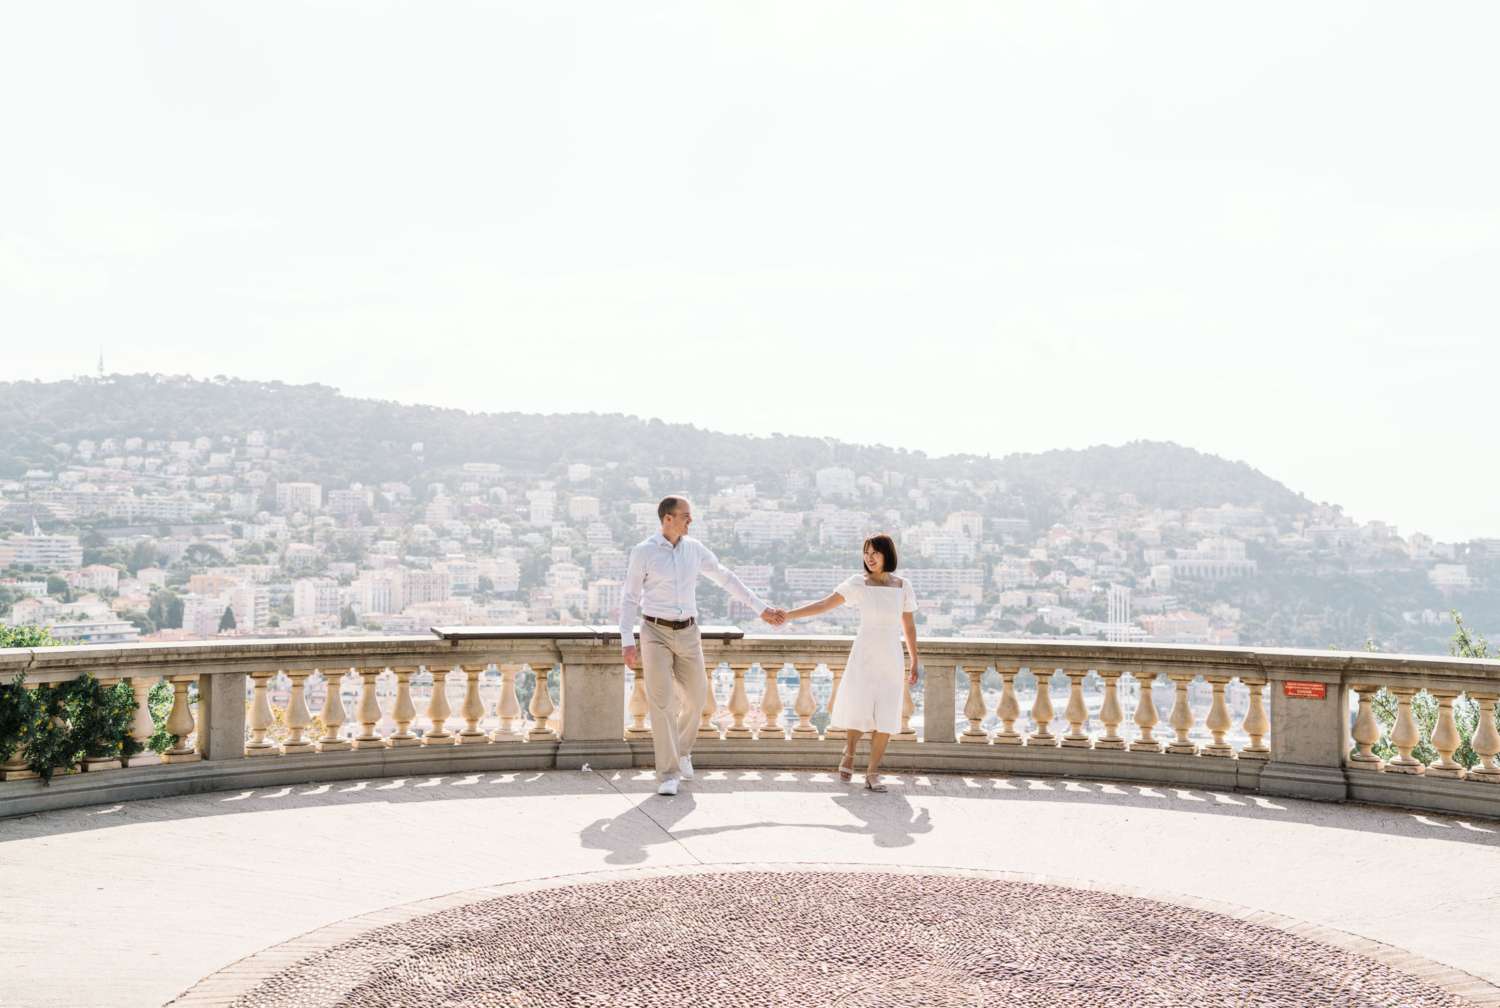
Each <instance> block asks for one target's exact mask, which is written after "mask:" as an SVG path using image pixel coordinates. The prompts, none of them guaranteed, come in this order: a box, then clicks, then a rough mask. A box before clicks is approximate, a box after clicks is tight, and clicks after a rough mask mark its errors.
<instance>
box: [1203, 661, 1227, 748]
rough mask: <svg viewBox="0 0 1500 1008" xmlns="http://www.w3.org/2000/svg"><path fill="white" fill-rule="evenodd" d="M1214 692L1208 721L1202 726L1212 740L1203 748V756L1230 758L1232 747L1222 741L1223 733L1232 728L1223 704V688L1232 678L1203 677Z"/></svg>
mask: <svg viewBox="0 0 1500 1008" xmlns="http://www.w3.org/2000/svg"><path fill="white" fill-rule="evenodd" d="M1203 678H1205V679H1206V680H1208V683H1209V685H1210V686H1212V687H1213V690H1214V699H1213V703H1212V705H1211V706H1210V707H1209V708H1208V720H1207V721H1205V722H1204V726H1205V727H1207V728H1208V730H1209V732H1211V733H1212V734H1213V737H1214V740H1213V741H1212V742H1210V743H1209V744H1208V745H1206V746H1204V747H1203V755H1205V756H1219V757H1230V756H1233V755H1234V746H1232V745H1230V744H1229V743H1228V742H1225V741H1224V733H1225V732H1227V731H1229V729H1230V728H1232V727H1233V726H1234V722H1232V721H1230V720H1229V707H1228V706H1227V705H1226V704H1225V703H1224V687H1226V686H1228V685H1229V680H1230V679H1232V678H1234V677H1233V676H1204V677H1203Z"/></svg>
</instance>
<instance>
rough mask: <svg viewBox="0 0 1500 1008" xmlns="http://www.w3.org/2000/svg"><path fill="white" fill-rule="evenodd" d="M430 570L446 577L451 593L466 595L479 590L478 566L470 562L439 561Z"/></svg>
mask: <svg viewBox="0 0 1500 1008" xmlns="http://www.w3.org/2000/svg"><path fill="white" fill-rule="evenodd" d="M432 569H433V570H434V571H436V572H438V573H440V574H446V575H448V587H449V590H450V591H452V592H458V593H459V594H461V595H468V594H473V593H474V592H475V591H477V590H478V589H479V565H478V564H477V563H474V562H473V561H471V560H440V561H438V562H437V563H435V564H433V565H432Z"/></svg>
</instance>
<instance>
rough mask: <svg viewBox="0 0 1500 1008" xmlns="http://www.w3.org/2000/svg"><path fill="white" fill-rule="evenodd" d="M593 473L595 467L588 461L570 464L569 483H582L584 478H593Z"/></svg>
mask: <svg viewBox="0 0 1500 1008" xmlns="http://www.w3.org/2000/svg"><path fill="white" fill-rule="evenodd" d="M593 475H594V467H593V466H591V465H589V464H588V463H587V462H574V463H573V464H572V465H570V466H568V482H569V483H582V482H583V481H584V480H587V479H590V478H592V477H593Z"/></svg>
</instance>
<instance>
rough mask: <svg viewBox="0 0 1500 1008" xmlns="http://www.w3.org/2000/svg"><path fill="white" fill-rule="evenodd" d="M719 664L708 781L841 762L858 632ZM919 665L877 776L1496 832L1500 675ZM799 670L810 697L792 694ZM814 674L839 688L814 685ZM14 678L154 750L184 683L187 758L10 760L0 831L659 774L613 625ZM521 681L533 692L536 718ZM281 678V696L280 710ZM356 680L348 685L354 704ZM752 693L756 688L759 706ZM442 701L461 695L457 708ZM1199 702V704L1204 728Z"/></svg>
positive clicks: (1456, 668)
mask: <svg viewBox="0 0 1500 1008" xmlns="http://www.w3.org/2000/svg"><path fill="white" fill-rule="evenodd" d="M704 649H705V655H706V658H707V660H708V664H709V666H710V679H711V683H710V685H711V686H712V679H713V678H714V677H715V675H716V674H717V675H718V677H719V678H721V679H724V680H727V681H729V682H730V683H732V685H730V686H729V688H728V689H727V690H720V692H719V695H717V696H715V695H714V691H713V690H712V689H711V690H710V698H711V699H710V703H709V706H707V707H706V708H705V710H704V712H703V727H702V729H701V731H700V735H699V737H700V739H701V741H700V742H699V744H698V747H697V748H696V749H695V750H694V756H695V762H696V763H697V764H698V766H700V767H702V768H704V769H708V770H712V769H716V768H735V767H741V768H770V767H781V768H788V769H822V770H828V769H831V768H832V767H833V765H834V763H835V762H836V756H835V755H834V754H835V752H836V751H837V749H838V748H839V747H840V746H841V745H842V741H841V735H842V733H841V732H839V731H837V730H836V729H827V730H820V728H819V727H818V725H819V724H820V723H822V724H826V720H827V719H826V710H827V708H828V707H829V706H830V705H831V699H832V696H831V695H829V696H826V697H823V698H821V699H820V698H819V691H818V690H816V689H815V688H814V683H815V679H816V681H817V682H820V683H822V684H825V685H831V688H832V691H836V690H837V688H838V679H839V677H840V675H841V674H842V671H843V662H844V660H845V659H846V658H847V656H848V651H849V638H841V637H791V636H780V635H778V636H745V635H743V634H741V633H740V632H739V631H737V630H731V629H717V630H716V629H712V628H708V629H705V631H704ZM922 650H923V675H922V681H921V683H920V685H919V686H918V687H915V688H914V689H913V690H912V691H911V692H909V693H908V703H907V710H906V719H905V720H904V722H903V724H904V725H905V730H903V732H902V733H901V734H900V735H898V736H896V738H895V739H893V741H892V744H891V747H890V749H889V750H888V755H887V757H886V761H885V766H886V768H887V769H890V770H892V771H894V772H901V771H934V772H974V773H994V774H1011V775H1016V774H1019V775H1033V776H1063V775H1076V776H1083V777H1093V778H1105V779H1114V780H1126V781H1138V782H1159V783H1164V784H1178V785H1187V786H1193V785H1198V786H1203V787H1210V788H1224V789H1233V790H1240V791H1245V792H1251V793H1259V794H1265V795H1286V796H1296V797H1308V798H1322V799H1331V800H1354V801H1367V802H1375V803H1381V804H1389V805H1400V806H1405V807H1410V808H1418V809H1425V810H1432V811H1442V812H1454V813H1462V814H1469V815H1482V816H1490V817H1496V818H1500V767H1497V764H1496V757H1497V755H1500V734H1497V732H1496V727H1495V706H1496V701H1497V699H1500V662H1496V661H1485V660H1478V659H1432V658H1423V657H1416V656H1408V655H1384V654H1372V653H1365V652H1328V651H1286V650H1269V649H1258V648H1208V647H1190V646H1166V645H1133V644H1103V643H1097V642H1092V641H1090V642H1082V641H1078V642H1061V641H1059V642H1053V641H1037V640H1024V641H1007V640H980V639H963V638H934V639H931V640H924V641H923V642H922ZM788 668H790V669H791V670H792V671H793V672H794V673H795V685H794V686H793V685H791V684H788V688H787V689H786V691H785V693H784V692H783V689H782V687H781V685H780V683H781V680H782V678H783V674H784V673H785V671H786V670H787V669H788ZM768 669H769V670H771V674H768V673H767V671H766V670H768ZM819 669H826V670H827V672H826V674H825V675H823V676H822V677H818V676H817V671H818V670H819ZM491 670H493V671H491ZM527 670H529V672H528V671H527ZM1032 670H1037V671H1038V672H1040V673H1043V674H1040V675H1036V676H1033V675H1032ZM19 672H24V673H25V683H26V684H27V686H28V687H30V688H34V687H36V686H38V685H41V684H44V683H50V682H58V681H64V680H68V679H72V678H76V677H78V676H81V675H85V674H92V675H94V676H96V677H97V678H98V679H100V680H101V681H103V682H105V683H111V682H119V681H122V680H123V681H127V682H129V683H130V684H131V686H132V688H133V690H134V691H135V694H136V696H137V699H138V701H139V704H140V706H139V708H138V710H137V712H136V721H135V725H134V729H133V734H134V735H135V737H136V738H137V739H138V740H141V741H144V740H145V739H146V738H147V737H148V736H149V735H150V734H151V733H152V731H153V728H154V725H153V723H152V720H151V718H150V716H149V715H148V714H147V712H146V704H145V695H146V693H147V691H149V690H150V688H151V687H152V686H153V685H155V684H156V683H157V682H159V681H163V680H164V681H166V682H168V683H170V684H171V685H172V688H173V691H174V701H173V704H172V708H171V711H170V714H169V715H168V717H167V719H166V728H167V730H168V731H169V732H171V733H172V736H173V744H172V745H171V746H170V747H169V748H167V749H166V751H165V752H163V753H162V754H161V755H160V756H159V757H158V756H157V755H156V754H154V753H150V752H147V753H145V754H143V755H141V756H135V757H130V758H129V759H128V760H123V761H121V760H95V761H85V763H84V764H83V765H81V766H80V768H79V769H80V770H81V771H86V772H80V773H75V774H68V775H58V776H56V777H54V779H53V782H52V784H51V786H43V784H42V783H41V782H40V781H37V780H31V779H27V778H29V777H31V776H32V775H31V774H30V773H29V771H27V769H26V766H25V763H26V761H25V756H24V753H17V754H16V755H15V756H13V757H12V758H11V759H10V760H9V761H8V762H7V763H6V764H5V765H4V766H0V816H3V815H14V814H18V813H23V812H30V811H37V810H41V809H46V808H59V807H66V806H71V805H81V804H88V803H94V802H107V801H120V800H126V799H134V798H143V797H152V796H159V795H167V794H182V793H189V792H194V791H205V790H218V789H224V788H233V787H258V786H278V785H290V784H298V783H306V782H309V781H325V780H340V779H349V778H353V777H364V776H390V775H398V774H407V773H412V774H415V773H430V774H451V773H458V772H484V771H490V770H503V769H512V770H515V769H542V768H551V767H557V768H572V769H577V768H580V767H582V766H584V765H585V764H588V765H590V766H592V767H594V768H598V769H604V768H611V767H630V766H649V765H650V761H651V740H650V732H651V728H650V725H649V724H648V723H647V718H646V708H645V697H644V695H643V693H642V692H641V690H640V689H639V688H638V686H637V685H633V681H634V676H633V675H630V674H629V673H628V670H626V669H625V668H624V667H623V665H622V664H621V663H620V660H619V636H618V633H617V632H615V631H613V630H609V629H604V628H596V627H517V628H493V627H490V628H486V627H454V628H438V629H436V630H435V631H434V633H433V635H431V636H422V637H387V638H367V637H360V638H312V639H306V640H267V641H247V642H242V643H232V644H226V643H189V644H170V645H159V646H156V645H145V644H132V645H122V646H118V647H51V648H36V649H24V648H22V649H10V650H5V651H0V682H9V681H12V680H13V679H14V677H15V675H16V674H17V673H19ZM523 676H524V678H525V679H526V680H527V681H528V683H530V682H532V681H533V678H534V684H535V685H534V686H533V688H532V690H531V697H530V702H529V703H528V705H527V710H526V711H524V712H523V710H522V707H521V704H520V702H519V695H518V682H519V681H520V680H521V679H522V678H523ZM283 677H284V678H283ZM830 678H831V680H832V682H831V684H830V683H829V682H828V680H829V679H830ZM1023 679H1024V680H1025V681H1026V682H1028V683H1032V682H1034V683H1035V686H1034V687H1031V689H1034V691H1035V695H1034V697H1030V698H1025V697H1023V695H1022V693H1024V692H1029V691H1030V689H1028V690H1026V691H1022V690H1021V688H1020V682H1019V681H1020V680H1023ZM437 680H443V681H444V682H445V684H446V685H445V687H444V688H443V689H437V688H436V686H435V683H436V681H437ZM273 681H276V682H285V683H288V684H289V688H288V689H287V696H286V698H285V700H284V701H283V702H281V703H278V704H276V705H274V706H273V704H272V702H271V699H270V693H271V690H270V686H271V683H272V682H273ZM986 681H988V682H989V683H990V685H991V686H992V689H991V690H990V691H989V692H988V693H987V692H986V690H985V689H984V688H983V684H984V682H986ZM1158 682H1161V683H1163V684H1167V683H1169V684H1170V687H1171V699H1170V702H1169V703H1168V702H1165V698H1163V700H1164V702H1162V703H1158V702H1157V701H1156V699H1155V697H1154V693H1155V690H1154V689H1153V688H1152V686H1153V685H1154V684H1156V683H1158ZM325 683H328V684H338V685H339V688H336V689H326V688H325V692H326V697H325V698H324V700H323V701H322V702H321V704H319V710H318V711H317V712H316V717H317V719H318V722H320V723H321V724H322V726H323V727H322V728H321V730H320V731H317V732H316V733H315V734H312V735H310V734H309V732H308V730H309V728H310V727H313V726H314V725H315V721H314V716H315V715H314V712H313V711H311V710H310V708H309V704H308V702H307V695H308V690H309V686H310V684H311V685H316V686H319V687H322V686H323V684H325ZM428 683H432V684H433V685H428ZM554 683H555V684H556V686H555V687H554V685H553V684H554ZM1064 683H1065V685H1064ZM767 684H771V685H772V686H774V688H771V689H766V688H765V686H766V685H767ZM346 685H347V686H352V687H353V691H352V695H351V696H350V697H349V700H348V702H346V700H345V694H346V693H348V692H350V691H349V690H348V689H346ZM747 686H753V687H758V691H759V692H760V693H761V697H760V700H759V702H758V703H757V704H755V705H752V704H751V701H750V689H748V688H747ZM1086 687H1090V688H1091V689H1086ZM1380 688H1386V689H1389V690H1390V693H1391V694H1392V695H1393V696H1394V697H1395V700H1396V703H1397V712H1398V713H1397V718H1396V721H1395V724H1394V728H1393V730H1392V731H1391V733H1390V736H1391V737H1390V742H1391V744H1392V745H1393V746H1394V747H1395V749H1396V751H1397V755H1396V756H1395V757H1394V758H1392V759H1390V760H1389V761H1385V760H1382V759H1381V758H1380V757H1379V756H1378V755H1376V754H1375V753H1374V751H1373V749H1374V747H1375V746H1376V745H1377V744H1378V743H1379V742H1380V740H1381V729H1380V726H1379V724H1378V722H1377V720H1376V717H1375V714H1374V712H1373V709H1372V698H1373V697H1374V695H1375V693H1376V691H1377V690H1379V689H1380ZM450 690H457V691H458V692H460V693H461V696H455V697H453V698H452V699H450V696H449V691H450ZM554 690H555V693H556V700H554V699H553V694H554ZM1091 691H1092V692H1093V693H1095V694H1097V700H1098V703H1097V709H1093V710H1091V709H1090V704H1089V702H1088V695H1089V693H1090V692H1091ZM1423 691H1425V692H1426V694H1427V695H1429V696H1430V697H1432V698H1433V700H1434V701H1435V703H1436V708H1437V720H1436V726H1435V727H1434V729H1433V730H1432V732H1431V738H1430V744H1431V746H1432V748H1433V749H1434V750H1435V751H1436V752H1437V754H1438V756H1437V758H1436V759H1435V760H1432V761H1430V764H1424V763H1423V762H1421V761H1420V760H1418V759H1417V758H1416V757H1415V756H1414V754H1413V753H1414V750H1416V749H1417V748H1418V747H1419V745H1420V744H1421V743H1423V742H1426V741H1427V740H1426V739H1423V738H1422V737H1421V733H1420V732H1419V728H1418V724H1417V721H1416V718H1415V716H1414V714H1413V709H1412V698H1413V697H1414V696H1417V695H1419V694H1420V693H1422V692H1423ZM424 692H425V693H427V694H429V695H427V696H426V697H424V696H423V694H424ZM484 692H489V693H491V694H497V695H493V696H492V697H491V698H489V699H486V698H485V696H484V695H483V693H484ZM726 693H727V696H726V695H724V694H726ZM1231 693H1232V694H1233V695H1234V697H1235V698H1236V699H1235V702H1234V703H1233V704H1231V703H1230V701H1229V697H1230V696H1231ZM913 694H915V696H913ZM960 694H962V697H963V700H962V703H961V704H960V702H959V697H960ZM1194 694H1199V695H1201V696H1200V698H1201V699H1203V700H1206V704H1202V703H1200V704H1199V708H1200V709H1201V708H1202V707H1203V706H1206V710H1203V711H1201V716H1200V709H1195V706H1194V702H1193V696H1194ZM247 696H248V703H247ZM1459 696H1467V697H1468V698H1469V699H1470V700H1472V701H1474V702H1475V703H1477V704H1478V708H1479V722H1478V727H1477V729H1476V730H1475V731H1474V732H1473V737H1472V741H1471V747H1472V749H1473V751H1474V752H1475V753H1476V754H1477V755H1478V756H1479V758H1480V762H1479V763H1478V764H1477V765H1475V766H1474V767H1472V768H1466V767H1465V766H1463V765H1462V764H1461V763H1460V762H1458V761H1456V760H1455V759H1454V756H1455V753H1457V752H1458V750H1459V748H1460V736H1459V731H1458V727H1457V722H1456V720H1455V717H1454V710H1453V705H1454V702H1455V699H1456V698H1457V697H1459ZM1023 699H1026V702H1027V706H1028V707H1029V709H1028V710H1023V704H1022V701H1023ZM788 700H790V704H788V703H787V701H788ZM992 701H993V702H992ZM419 703H420V707H419ZM721 703H722V705H723V706H722V707H721V706H720V704H721ZM918 703H920V708H919V706H918ZM1127 705H1128V707H1129V708H1130V709H1129V711H1128V712H1127V709H1126V708H1127ZM1059 708H1060V709H1059ZM1163 708H1168V709H1166V710H1165V711H1164V710H1163ZM1231 708H1233V710H1232V709H1231ZM919 711H920V716H918V714H919ZM949 711H952V712H953V713H954V716H953V717H947V716H945V714H946V712H949ZM960 713H961V716H960ZM528 714H529V717H527V716H526V715H528ZM1351 714H1352V715H1353V716H1351ZM716 716H717V718H718V721H717V723H715V720H714V719H715V717H716ZM918 722H920V723H921V729H922V730H921V731H920V733H919V732H918V731H917V730H916V728H914V727H913V724H914V723H918ZM961 722H967V724H966V725H964V726H962V727H961ZM991 722H993V730H991V728H990V727H989V725H990V723H991ZM491 723H493V727H488V725H490V724H491ZM1163 724H1164V725H1165V729H1164V730H1163V729H1162V728H1160V727H1159V726H1162V725H1163ZM382 726H384V727H382ZM273 728H274V729H275V730H276V732H277V733H278V734H280V736H281V737H280V738H279V739H277V738H274V737H272V734H273ZM1158 731H1163V733H1164V734H1166V735H1167V736H1168V737H1166V738H1159V737H1158ZM919 735H920V737H919ZM1237 740H1238V744H1236V741H1237ZM122 764H124V765H122Z"/></svg>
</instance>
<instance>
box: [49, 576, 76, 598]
mask: <svg viewBox="0 0 1500 1008" xmlns="http://www.w3.org/2000/svg"><path fill="white" fill-rule="evenodd" d="M47 594H48V595H51V596H52V597H53V598H56V599H61V600H62V601H64V602H71V601H73V591H72V589H70V588H69V587H68V582H67V581H66V580H65V579H64V578H63V576H62V575H61V574H48V575H47Z"/></svg>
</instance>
